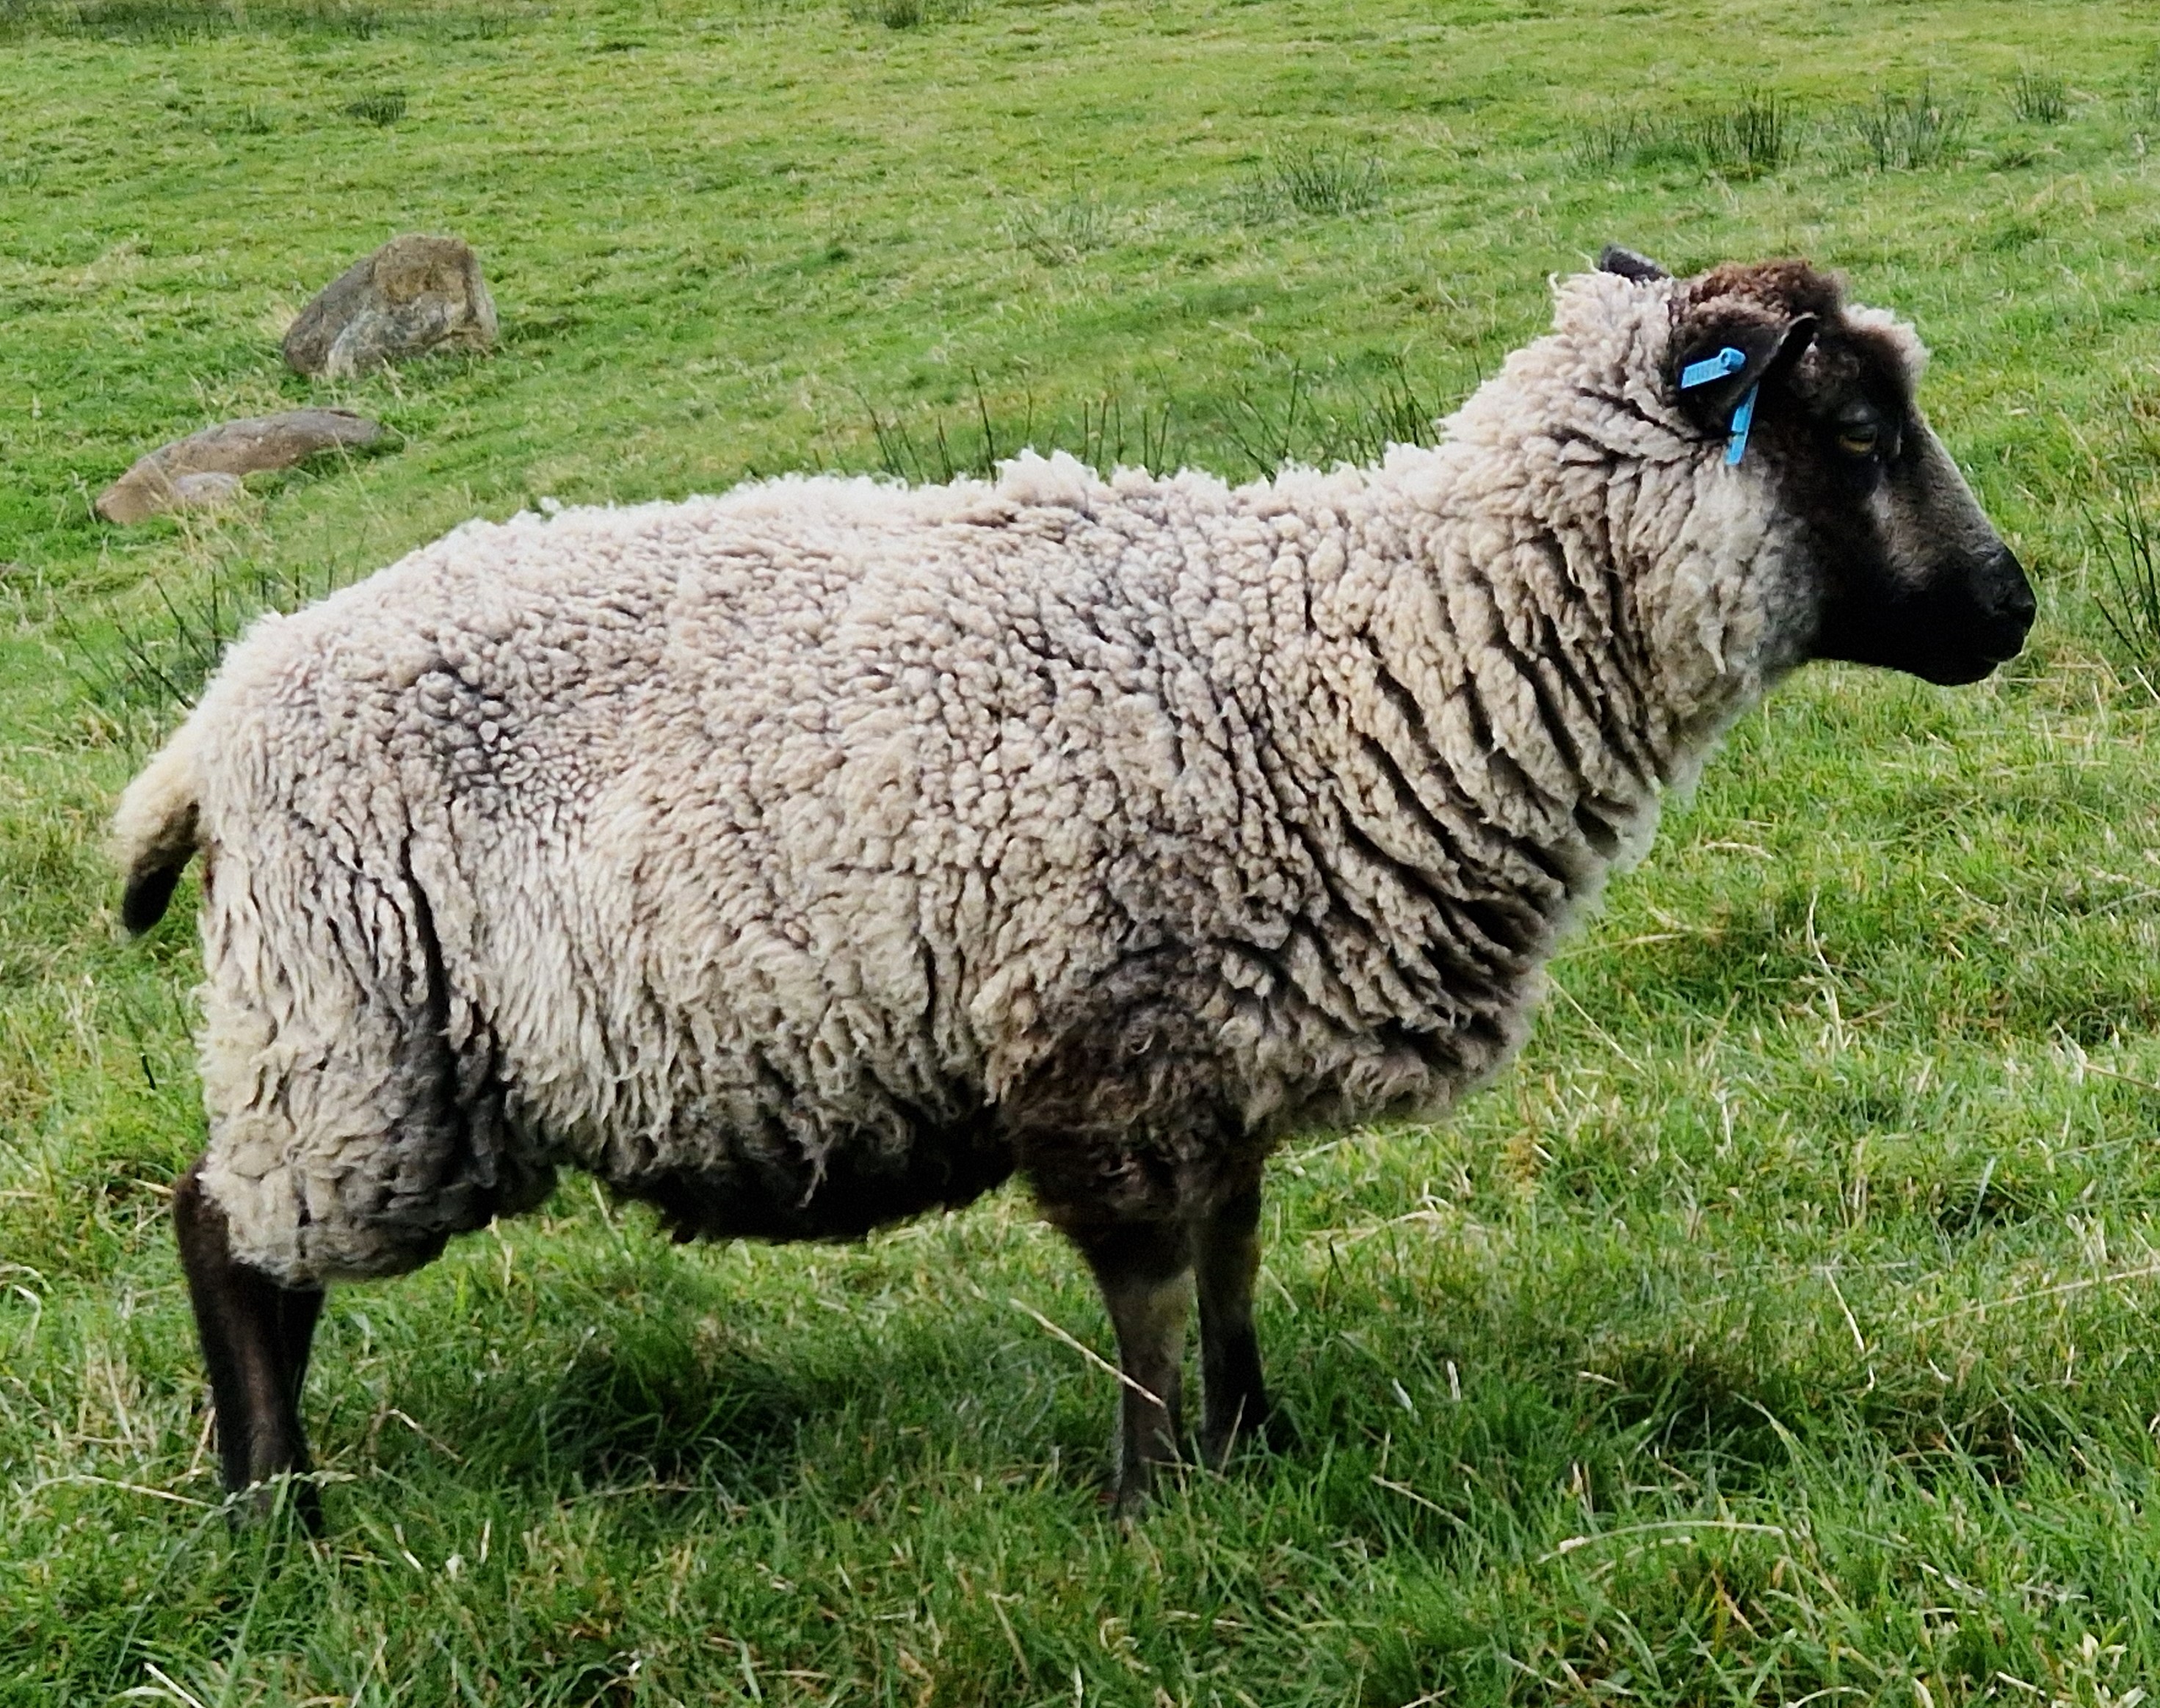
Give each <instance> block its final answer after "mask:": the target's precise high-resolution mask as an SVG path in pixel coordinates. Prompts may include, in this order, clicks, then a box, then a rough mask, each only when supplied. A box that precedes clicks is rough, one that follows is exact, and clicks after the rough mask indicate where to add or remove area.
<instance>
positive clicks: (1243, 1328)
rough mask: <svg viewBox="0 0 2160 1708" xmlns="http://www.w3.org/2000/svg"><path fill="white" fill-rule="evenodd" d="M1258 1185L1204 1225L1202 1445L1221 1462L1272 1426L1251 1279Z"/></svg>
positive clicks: (1256, 1248) (1256, 1256)
mask: <svg viewBox="0 0 2160 1708" xmlns="http://www.w3.org/2000/svg"><path fill="white" fill-rule="evenodd" d="M1259 1228H1260V1183H1259V1179H1258V1178H1257V1177H1255V1178H1254V1181H1253V1183H1252V1184H1251V1185H1250V1186H1249V1187H1246V1188H1243V1189H1241V1190H1240V1191H1238V1192H1237V1193H1234V1194H1233V1195H1232V1196H1231V1197H1230V1198H1227V1199H1225V1200H1224V1201H1223V1203H1222V1204H1220V1205H1219V1206H1218V1207H1217V1209H1215V1210H1214V1212H1213V1213H1212V1214H1210V1215H1208V1216H1207V1217H1206V1218H1205V1219H1202V1222H1201V1224H1200V1229H1199V1236H1200V1237H1199V1242H1198V1243H1199V1253H1198V1255H1199V1263H1198V1270H1199V1276H1200V1368H1201V1377H1202V1381H1203V1383H1204V1384H1205V1390H1204V1392H1205V1398H1204V1404H1205V1406H1206V1412H1205V1415H1204V1417H1203V1419H1202V1424H1201V1433H1200V1442H1201V1451H1202V1452H1203V1453H1204V1454H1205V1455H1206V1456H1207V1462H1208V1463H1209V1464H1211V1465H1217V1466H1219V1465H1221V1464H1222V1463H1223V1462H1224V1461H1225V1460H1226V1459H1228V1457H1229V1456H1230V1452H1231V1450H1232V1449H1233V1447H1235V1446H1236V1445H1237V1443H1238V1441H1240V1440H1245V1441H1249V1440H1251V1439H1252V1438H1253V1437H1254V1436H1256V1435H1259V1434H1262V1433H1263V1432H1265V1431H1268V1428H1269V1421H1270V1419H1269V1408H1268V1390H1267V1385H1266V1383H1265V1382H1264V1380H1263V1379H1262V1378H1261V1375H1260V1343H1259V1339H1258V1338H1257V1337H1256V1336H1255V1335H1254V1333H1253V1283H1254V1280H1255V1279H1256V1278H1257V1277H1258V1276H1259V1272H1260V1236H1259Z"/></svg>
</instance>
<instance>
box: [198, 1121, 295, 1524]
mask: <svg viewBox="0 0 2160 1708" xmlns="http://www.w3.org/2000/svg"><path fill="white" fill-rule="evenodd" d="M201 1168H202V1165H201V1163H200V1162H198V1163H197V1164H196V1165H195V1167H193V1168H190V1170H189V1171H188V1172H187V1173H186V1174H185V1175H184V1176H183V1177H181V1179H180V1181H179V1184H178V1185H176V1186H175V1187H174V1188H173V1222H174V1227H175V1229H176V1230H177V1231H178V1233H179V1243H180V1266H181V1268H182V1269H183V1270H184V1271H186V1274H187V1278H188V1297H189V1300H190V1302H191V1303H193V1305H194V1306H195V1330H196V1333H198V1334H199V1335H200V1337H201V1340H202V1349H203V1362H204V1364H205V1365H207V1366H208V1367H209V1370H210V1405H211V1409H212V1410H213V1412H214V1413H215V1417H216V1420H217V1446H218V1457H219V1459H220V1461H221V1463H222V1466H223V1469H224V1473H225V1486H226V1488H227V1489H228V1490H230V1491H231V1492H232V1493H240V1492H241V1490H243V1489H248V1488H252V1489H255V1490H256V1495H255V1501H254V1504H255V1508H256V1509H257V1511H258V1512H267V1511H268V1510H269V1509H270V1507H271V1505H272V1503H273V1498H274V1496H273V1492H272V1491H271V1490H270V1489H269V1488H265V1487H263V1486H262V1485H264V1484H267V1483H269V1482H270V1481H271V1479H273V1478H276V1477H279V1476H282V1475H284V1474H286V1473H300V1472H304V1471H306V1470H307V1468H308V1442H307V1437H306V1436H305V1435H304V1433H303V1432H302V1431H301V1427H300V1385H301V1384H302V1382H303V1381H304V1380H305V1379H306V1377H307V1374H308V1352H309V1347H310V1346H311V1345H312V1344H313V1343H314V1334H315V1318H316V1317H317V1316H318V1315H319V1313H320V1312H321V1310H322V1307H323V1295H322V1291H321V1289H319V1288H317V1287H287V1286H279V1285H278V1283H277V1282H276V1281H273V1280H271V1278H270V1277H269V1276H267V1275H265V1274H263V1273H262V1271H260V1270H257V1269H253V1268H251V1267H250V1266H249V1265H247V1264H244V1263H241V1261H239V1260H237V1259H236V1258H235V1257H234V1256H233V1255H232V1245H231V1239H230V1237H229V1235H228V1233H227V1229H226V1220H225V1212H224V1211H222V1210H221V1209H219V1208H218V1207H217V1206H216V1205H215V1203H211V1202H210V1199H209V1198H208V1197H206V1196H205V1194H204V1192H203V1189H202V1181H201V1177H200V1175H201ZM293 1509H294V1510H295V1511H296V1512H297V1513H299V1516H300V1519H301V1521H302V1522H303V1523H304V1524H306V1525H307V1527H308V1528H309V1529H311V1530H312V1529H319V1528H320V1525H321V1522H322V1501H321V1497H320V1495H319V1494H318V1493H317V1492H316V1490H315V1488H314V1484H313V1483H295V1484H294V1485H293Z"/></svg>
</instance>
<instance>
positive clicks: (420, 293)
mask: <svg viewBox="0 0 2160 1708" xmlns="http://www.w3.org/2000/svg"><path fill="white" fill-rule="evenodd" d="M495 334H496V318H495V299H494V298H492V297H491V296H490V295H489V294H488V289H487V282H486V281H485V279H484V278H482V277H481V276H480V257H479V256H477V255H475V254H474V253H473V251H472V247H471V246H470V244H468V243H466V242H465V241H464V239H462V238H459V237H430V236H424V235H418V234H408V235H405V236H402V237H393V238H392V239H391V240H390V241H388V242H387V243H386V244H384V245H383V246H382V248H380V249H378V250H376V251H375V253H374V254H372V255H370V256H366V257H365V258H364V259H362V260H360V261H355V262H354V263H353V264H352V265H351V266H350V267H347V268H346V269H345V271H344V272H341V273H340V274H339V275H338V276H337V277H336V278H335V279H333V280H331V281H330V283H329V284H328V285H326V286H325V287H324V288H323V289H322V291H321V292H319V294H318V295H317V296H316V297H315V298H314V301H313V302H311V303H309V304H308V306H307V307H306V308H303V309H302V310H301V311H300V316H299V318H298V319H297V320H295V321H294V322H293V324H292V326H291V328H290V329H288V331H287V332H286V334H285V341H284V346H283V348H284V356H285V361H286V363H287V365H288V366H290V367H291V368H292V369H293V371H294V372H296V373H301V374H307V375H312V376H316V377H319V378H322V379H328V380H343V379H350V378H351V377H352V376H353V375H356V374H365V373H367V372H369V371H370V370H373V369H376V368H380V367H385V366H388V365H392V364H394V363H397V362H402V361H405V360H409V359H410V358H412V357H414V356H423V355H434V354H435V353H437V352H439V351H444V350H465V351H469V352H472V353H475V354H485V352H486V351H488V350H489V349H492V348H493V347H494V344H495Z"/></svg>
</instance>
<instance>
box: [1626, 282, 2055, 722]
mask: <svg viewBox="0 0 2160 1708" xmlns="http://www.w3.org/2000/svg"><path fill="white" fill-rule="evenodd" d="M1601 267H1602V269H1603V270H1604V271H1607V272H1617V273H1619V274H1621V275H1622V276H1623V277H1628V278H1631V279H1633V280H1635V281H1636V282H1638V283H1640V284H1642V285H1643V286H1644V287H1646V288H1653V289H1657V290H1659V291H1661V292H1665V293H1667V304H1668V312H1669V315H1670V317H1671V329H1672V339H1671V343H1670V346H1669V355H1668V357H1667V360H1666V364H1665V374H1664V382H1665V385H1666V386H1667V388H1668V390H1667V393H1666V396H1668V398H1669V399H1670V401H1671V402H1672V404H1673V406H1674V407H1675V409H1676V410H1677V411H1679V413H1680V416H1681V417H1684V418H1685V420H1686V421H1687V422H1689V423H1690V425H1691V427H1693V428H1694V430H1695V431H1696V432H1699V433H1700V435H1701V436H1702V438H1703V440H1704V441H1705V449H1704V455H1705V456H1706V457H1713V456H1716V455H1718V454H1719V450H1718V448H1721V447H1723V446H1725V445H1726V444H1727V443H1729V442H1730V437H1731V435H1732V429H1733V426H1734V417H1735V415H1736V412H1737V411H1739V410H1740V409H1741V408H1742V405H1743V401H1745V400H1747V398H1749V397H1750V396H1752V398H1753V399H1754V402H1753V419H1752V423H1751V424H1750V425H1749V430H1748V433H1747V448H1746V451H1745V453H1744V460H1746V461H1748V462H1751V463H1756V465H1757V466H1758V468H1761V469H1762V470H1763V472H1764V474H1765V475H1766V476H1767V478H1768V479H1773V480H1774V481H1775V482H1776V483H1777V484H1778V488H1779V489H1780V490H1781V492H1782V494H1783V499H1784V502H1783V503H1782V504H1781V505H1780V506H1779V509H1780V510H1782V511H1783V512H1784V514H1785V515H1788V516H1789V517H1790V518H1792V519H1793V520H1794V521H1795V522H1796V523H1797V524H1798V529H1797V533H1798V544H1799V549H1798V551H1796V552H1795V553H1794V554H1793V555H1792V556H1791V558H1790V559H1789V562H1788V568H1789V572H1790V573H1792V574H1794V575H1795V576H1796V577H1799V580H1800V582H1802V583H1803V585H1801V586H1799V587H1795V588H1794V589H1791V590H1790V592H1791V593H1792V594H1793V595H1794V597H1795V598H1796V600H1797V602H1798V603H1799V604H1801V605H1802V606H1804V607H1805V608H1809V609H1810V610H1811V612H1812V615H1813V619H1814V621H1813V624H1812V634H1811V638H1810V639H1809V640H1808V641H1807V642H1806V643H1805V644H1803V645H1801V646H1800V647H1799V650H1798V652H1797V654H1796V655H1795V656H1794V658H1793V659H1792V660H1791V661H1792V662H1795V663H1797V662H1799V661H1801V660H1804V659H1809V658H1820V659H1844V660H1850V661H1851V662H1854V663H1857V664H1868V665H1885V666H1887V667H1888V668H1890V669H1893V670H1906V671H1908V672H1910V673H1911V674H1913V675H1917V676H1921V677H1924V678H1925V679H1926V680H1927V681H1930V682H1941V683H1955V682H1972V681H1979V680H1980V679H1981V677H1983V676H1985V675H1987V674H1988V673H1989V672H1990V671H1991V670H1993V669H1994V668H1995V667H1996V665H1999V664H2002V662H2003V661H2004V660H2007V659H2009V658H2012V657H2014V656H2015V655H2016V654H2017V651H2018V650H2019V649H2020V648H2021V647H2022V645H2023V644H2024V641H2025V634H2026V631H2027V630H2028V629H2029V628H2030V627H2031V626H2032V622H2033V590H2032V588H2031V587H2030V586H2029V585H2028V583H2027V582H2026V579H2025V572H2024V570H2023V568H2022V567H2021V566H2020V565H2019V563H2018V562H2017V557H2016V556H2015V555H2014V554H2013V553H2012V551H2011V550H2010V548H2009V547H2008V546H2005V545H2004V544H2003V543H2002V536H1999V535H1998V534H1997V533H1996V531H1995V530H1994V528H1993V527H1992V526H1991V525H1990V524H1989V522H1988V520H1987V518H1986V515H1984V514H1983V513H1982V512H1981V508H1980V506H1979V505H1978V504H1977V503H1976V501H1975V500H1974V499H1973V495H1972V492H1971V489H1970V488H1969V487H1968V486H1967V485H1966V484H1965V479H1964V477H1963V476H1962V475H1960V474H1959V473H1958V469H1957V466H1956V464H1955V463H1952V462H1951V460H1950V455H1949V453H1947V452H1946V451H1945V450H1944V448H1943V446H1942V442H1941V441H1940V440H1939V439H1938V438H1937V437H1935V435H1934V432H1932V431H1931V430H1930V429H1929V426H1928V424H1927V422H1926V420H1925V418H1924V417H1923V416H1922V415H1921V413H1920V411H1919V405H1918V404H1917V403H1916V402H1915V401H1914V398H1913V389H1914V386H1915V385H1916V383H1917V381H1918V380H1919V375H1920V370H1921V367H1922V365H1923V363H1924V352H1923V351H1922V349H1921V348H1920V344H1919V340H1918V339H1915V338H1914V337H1913V334H1912V333H1911V332H1910V331H1909V330H1908V329H1906V328H1905V327H1904V326H1903V325H1902V324H1900V323H1898V322H1897V321H1896V320H1894V319H1893V318H1891V317H1890V316H1889V315H1887V314H1885V313H1881V312H1880V311H1878V310H1874V309H1868V308H1858V307H1856V306H1852V305H1850V304H1847V303H1846V302H1845V300H1844V298H1843V292H1842V291H1841V288H1840V287H1839V285H1838V283H1837V282H1836V281H1835V279H1833V278H1831V277H1829V276H1828V275H1826V274H1824V273H1820V272H1816V271H1815V269H1814V268H1812V267H1809V266H1807V265H1806V264H1805V263H1804V262H1800V261H1768V262H1763V263H1761V264H1758V265H1755V266H1732V267H1718V268H1716V269H1715V270H1714V271H1712V272H1707V273H1705V274H1703V275H1701V276H1700V277H1697V278H1694V279H1690V280H1685V281H1677V282H1669V281H1666V280H1665V279H1664V274H1663V272H1662V271H1661V270H1659V268H1657V267H1655V265H1654V263H1651V262H1649V261H1644V260H1643V258H1642V257H1641V256H1634V255H1630V254H1628V252H1627V251H1607V254H1606V256H1604V258H1603V259H1602V261H1601ZM1726 350H1737V351H1738V352H1739V353H1740V359H1741V360H1740V364H1739V365H1738V366H1737V368H1736V369H1735V370H1733V371H1732V372H1730V373H1728V374H1726V375H1723V376H1722V377H1718V378H1714V379H1708V380H1705V379H1703V378H1701V377H1700V370H1699V372H1698V375H1697V382H1696V383H1695V384H1694V385H1692V386H1687V387H1685V388H1684V387H1682V386H1681V385H1680V379H1681V376H1682V375H1683V374H1684V373H1685V371H1686V370H1688V369H1689V368H1690V367H1691V366H1693V365H1696V364H1698V363H1703V362H1709V363H1711V364H1712V365H1713V366H1715V365H1716V363H1717V360H1718V358H1719V357H1720V355H1721V353H1722V352H1724V351H1726ZM1726 360H1728V361H1729V360H1731V359H1730V358H1726ZM1800 626H1802V627H1807V626H1809V625H1806V624H1802V625H1800Z"/></svg>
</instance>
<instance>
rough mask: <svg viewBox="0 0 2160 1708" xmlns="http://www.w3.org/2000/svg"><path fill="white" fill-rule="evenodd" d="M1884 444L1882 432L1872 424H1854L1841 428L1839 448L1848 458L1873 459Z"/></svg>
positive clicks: (1838, 436) (1839, 430)
mask: <svg viewBox="0 0 2160 1708" xmlns="http://www.w3.org/2000/svg"><path fill="white" fill-rule="evenodd" d="M1881 443H1882V429H1881V428H1880V427H1877V426H1876V425H1875V424H1874V423H1873V422H1850V423H1848V424H1847V425H1846V426H1845V427H1840V428H1839V429H1838V434H1837V448H1838V449H1839V450H1841V451H1842V452H1844V453H1845V454H1846V456H1848V457H1872V456H1873V455H1874V454H1875V448H1876V447H1877V446H1878V445H1880V444H1881Z"/></svg>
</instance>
